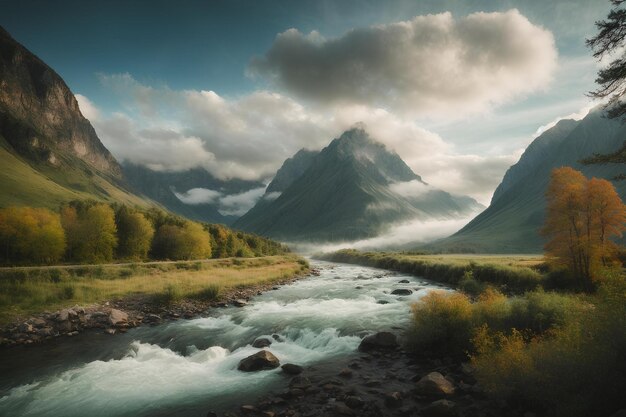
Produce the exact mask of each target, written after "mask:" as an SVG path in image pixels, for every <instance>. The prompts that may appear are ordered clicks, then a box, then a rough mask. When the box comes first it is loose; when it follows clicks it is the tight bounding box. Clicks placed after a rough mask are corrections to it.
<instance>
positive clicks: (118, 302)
mask: <svg viewBox="0 0 626 417" xmlns="http://www.w3.org/2000/svg"><path fill="white" fill-rule="evenodd" d="M127 266H128V265H112V266H109V267H108V268H106V269H105V268H104V267H100V268H98V267H93V268H91V269H90V268H88V267H75V266H72V267H69V268H70V270H76V269H79V268H82V270H81V271H83V275H82V276H80V277H75V276H67V277H66V278H65V279H64V280H59V279H57V280H55V279H54V278H52V279H50V277H49V276H44V277H43V279H42V277H41V275H39V274H41V272H42V271H45V272H49V271H50V270H53V271H58V270H59V268H58V267H55V268H52V269H50V270H46V269H44V268H29V271H31V273H34V274H35V275H34V276H30V277H28V276H26V277H22V276H18V277H15V276H10V273H11V272H12V271H11V270H6V269H5V270H3V271H2V272H3V273H4V276H3V277H2V279H3V280H5V282H4V283H3V286H4V287H7V286H9V285H11V284H7V282H6V281H7V280H12V281H11V282H12V283H13V284H12V286H13V288H17V290H15V291H14V293H18V295H17V296H18V297H19V292H20V290H21V292H22V293H23V292H24V291H23V287H24V286H31V287H32V286H39V287H40V288H38V290H39V291H41V290H42V288H41V287H46V286H48V287H52V288H53V290H54V289H56V288H55V287H57V288H58V287H60V288H62V289H67V288H75V286H80V288H82V289H83V291H85V290H87V291H93V290H94V289H95V288H98V287H102V286H106V290H104V291H102V292H100V293H99V294H96V295H95V296H94V298H96V299H97V298H99V299H101V301H99V302H95V303H90V304H87V305H85V304H83V305H78V304H76V305H73V306H71V307H70V306H69V305H71V304H70V302H71V301H73V300H72V299H71V298H70V299H67V300H64V301H61V302H59V301H56V300H55V301H56V302H52V303H47V304H45V303H44V305H43V306H41V307H43V308H45V307H46V306H58V305H59V304H61V306H62V307H64V308H60V309H59V310H57V311H52V312H51V311H49V310H48V311H40V312H36V313H34V312H33V310H32V309H27V310H26V311H28V312H30V314H26V315H24V313H23V312H22V311H20V310H18V313H14V314H13V315H12V316H15V317H12V318H11V319H8V320H6V316H7V315H8V314H9V313H7V312H6V310H5V312H4V316H5V324H4V325H3V326H2V327H0V348H1V347H7V346H15V345H22V344H34V343H43V342H46V341H50V340H53V339H55V338H58V337H61V336H70V337H71V336H76V335H77V334H79V333H80V332H84V331H89V330H91V331H98V330H99V331H104V332H105V333H107V334H110V335H114V334H116V333H125V332H127V331H128V330H129V329H131V328H134V327H137V326H141V325H146V324H147V325H157V324H159V323H162V322H164V321H167V320H179V319H191V318H194V317H197V316H199V315H201V314H203V313H206V312H207V310H209V309H211V308H216V307H226V306H228V305H234V306H238V307H242V306H245V305H246V304H247V302H248V300H250V298H252V297H253V296H255V295H259V294H261V293H263V292H264V291H268V290H272V289H276V288H277V287H278V286H280V285H286V284H289V283H291V282H293V281H294V280H296V279H299V278H301V277H303V276H305V275H306V274H307V273H308V272H309V267H308V263H307V262H306V261H304V260H303V259H302V258H299V257H296V256H279V257H264V258H251V259H238V258H231V259H218V260H209V261H203V262H198V261H193V262H175V263H174V262H166V263H163V264H160V263H150V264H147V265H141V266H140V267H139V268H136V269H135V270H134V271H133V270H131V271H133V273H125V272H124V271H127V270H128V269H120V268H122V267H124V268H125V267H127ZM140 268H141V269H140ZM21 271H23V269H22V268H17V269H16V270H15V272H18V273H19V272H21ZM61 271H62V272H64V273H67V270H63V269H61ZM85 271H87V272H85ZM90 271H91V273H90ZM120 271H121V273H120ZM146 271H149V273H146ZM311 273H315V271H311ZM29 279H30V280H32V281H34V282H29V283H27V284H24V282H23V281H24V280H29ZM55 281H56V282H55ZM68 282H69V283H71V285H73V286H72V287H68ZM115 284H118V285H117V286H116V285H115ZM49 290H50V289H49ZM74 292H75V291H72V293H74ZM7 295H8V294H7V293H6V292H5V294H4V296H5V297H6V296H7ZM26 297H27V295H22V297H21V298H22V299H24V298H26ZM105 297H110V298H108V299H106V298H105ZM79 299H80V298H79ZM16 304H17V305H19V301H18V302H17V303H16ZM63 304H65V305H63ZM43 308H42V309H43Z"/></svg>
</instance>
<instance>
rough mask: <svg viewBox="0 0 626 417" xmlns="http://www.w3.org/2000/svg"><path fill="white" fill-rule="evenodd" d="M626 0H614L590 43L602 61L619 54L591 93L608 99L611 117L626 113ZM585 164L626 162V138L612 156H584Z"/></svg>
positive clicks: (592, 95)
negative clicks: (625, 5)
mask: <svg viewBox="0 0 626 417" xmlns="http://www.w3.org/2000/svg"><path fill="white" fill-rule="evenodd" d="M625 1H626V0H611V3H612V4H613V9H611V11H610V12H609V15H608V16H607V18H606V19H605V20H600V21H598V22H596V27H597V28H598V34H597V35H596V36H594V37H593V38H591V39H587V46H588V47H589V48H591V50H592V51H593V56H594V57H595V58H596V59H598V60H602V59H604V58H606V57H611V56H613V55H614V54H619V56H618V57H616V58H614V59H613V60H612V61H611V62H610V63H609V65H608V66H606V67H605V68H602V69H600V70H599V71H598V77H597V78H596V84H598V85H599V87H598V88H597V89H596V90H594V91H591V92H589V94H588V95H589V96H590V97H594V98H598V99H606V98H608V103H607V105H606V106H605V108H606V109H607V112H606V115H607V117H609V118H611V119H612V118H620V117H623V116H624V115H626V102H624V95H625V94H626V49H624V45H625V40H626V9H624V8H623V7H622V3H624V2H625ZM581 162H583V163H584V164H606V163H625V162H626V141H625V142H624V144H623V145H622V147H621V148H620V149H618V150H617V151H615V152H613V153H611V154H608V155H598V154H596V155H594V156H592V157H590V158H587V159H584V160H583V161H581ZM615 179H626V175H623V174H622V175H620V176H618V177H616V178H615Z"/></svg>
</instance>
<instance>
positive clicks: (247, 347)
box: [0, 261, 441, 417]
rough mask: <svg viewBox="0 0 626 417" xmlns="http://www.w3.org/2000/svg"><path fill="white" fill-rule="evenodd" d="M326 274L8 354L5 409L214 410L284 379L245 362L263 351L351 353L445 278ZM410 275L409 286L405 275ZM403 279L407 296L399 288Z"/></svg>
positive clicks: (400, 323)
mask: <svg viewBox="0 0 626 417" xmlns="http://www.w3.org/2000/svg"><path fill="white" fill-rule="evenodd" d="M312 267H314V268H318V269H319V271H320V275H319V276H311V277H307V278H305V279H302V280H299V281H297V282H295V283H293V284H291V285H287V286H283V287H280V288H279V289H276V290H273V291H268V292H266V293H264V294H262V295H259V296H257V297H255V298H254V299H252V300H251V302H250V303H249V304H248V305H247V306H245V307H241V308H237V307H228V308H221V309H215V310H212V311H211V312H210V313H209V316H207V317H202V318H196V319H191V320H179V321H173V322H168V323H165V324H161V325H158V326H154V327H150V326H143V327H138V328H134V329H132V330H130V331H128V332H127V333H126V334H121V335H115V336H109V335H105V334H103V333H100V332H98V333H96V332H86V333H83V334H80V335H78V336H75V337H73V338H67V337H66V338H60V339H57V340H55V341H54V342H51V343H47V344H44V345H39V346H24V347H16V348H13V349H6V350H4V351H3V352H2V356H1V357H0V415H1V416H11V417H18V416H63V417H74V416H81V417H83V416H89V417H99V416H108V417H110V416H117V417H122V416H124V417H125V416H133V417H137V416H202V417H204V416H206V414H207V411H209V410H212V411H216V412H221V411H224V410H227V409H232V408H235V407H237V406H238V405H241V404H243V403H245V402H246V401H250V400H253V399H255V398H257V397H259V396H260V395H262V394H265V393H267V392H268V391H270V390H273V389H279V388H281V387H283V386H286V384H287V382H288V378H285V377H284V376H283V375H282V374H281V371H280V369H276V370H272V371H262V372H256V373H243V372H240V371H238V370H237V364H238V363H239V361H240V360H241V359H243V358H245V357H247V356H249V355H251V354H253V353H255V352H257V351H258V350H259V349H256V348H253V347H252V346H251V344H252V343H253V342H254V340H255V339H257V338H259V337H262V336H265V337H268V338H272V335H278V339H279V341H274V342H273V343H272V345H271V346H270V347H269V348H267V349H268V350H270V351H271V352H272V353H274V354H275V355H276V356H277V357H278V358H279V360H280V361H281V363H282V364H284V363H295V364H298V365H302V366H312V365H315V364H319V363H326V364H327V363H329V362H332V361H333V360H339V359H345V358H346V357H349V356H350V355H355V352H356V351H357V348H358V345H359V342H360V340H361V338H362V337H363V336H365V335H366V334H368V333H371V332H374V331H378V330H390V329H396V330H402V329H405V328H406V327H407V326H408V325H409V321H410V314H409V313H410V305H411V303H413V302H415V301H416V300H418V299H419V298H420V297H422V296H424V295H425V294H426V293H427V292H428V291H430V290H432V289H433V288H441V287H440V286H438V285H437V284H434V283H432V282H428V281H425V280H423V279H419V278H417V277H413V276H409V275H403V274H398V273H392V272H388V271H383V270H379V269H374V268H367V267H361V266H354V265H344V264H333V263H327V262H320V261H312ZM404 280H408V281H409V282H408V283H400V281H404ZM398 288H407V289H410V290H412V291H413V293H412V294H411V295H409V296H397V295H392V294H391V292H392V291H393V290H395V289H398Z"/></svg>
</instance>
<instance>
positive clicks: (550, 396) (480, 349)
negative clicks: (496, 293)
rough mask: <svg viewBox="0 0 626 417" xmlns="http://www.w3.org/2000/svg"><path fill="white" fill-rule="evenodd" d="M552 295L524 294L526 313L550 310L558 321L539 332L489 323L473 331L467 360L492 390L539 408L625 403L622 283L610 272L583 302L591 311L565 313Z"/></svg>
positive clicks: (600, 411) (575, 414)
mask: <svg viewBox="0 0 626 417" xmlns="http://www.w3.org/2000/svg"><path fill="white" fill-rule="evenodd" d="M533 297H534V298H535V299H533ZM559 297H563V296H558V295H557V296H555V295H545V294H541V293H536V294H532V295H531V296H530V297H529V300H528V307H527V308H526V311H527V313H528V315H529V317H534V319H537V318H538V316H540V315H545V316H546V317H548V316H550V314H551V315H552V318H551V319H550V320H552V321H554V322H561V323H562V324H561V325H559V326H555V327H552V328H551V329H550V330H548V331H546V332H544V333H543V334H542V335H541V336H534V337H531V336H530V335H528V334H524V333H522V332H518V331H517V330H514V331H513V332H512V333H511V334H509V335H505V334H504V333H502V332H494V331H492V330H491V329H489V327H488V326H483V327H481V328H480V329H479V331H477V332H476V334H475V336H474V338H473V344H474V346H475V350H476V354H475V355H474V356H473V357H472V362H473V364H474V365H475V368H476V376H477V378H478V381H479V383H480V384H481V385H482V386H484V387H485V388H486V389H487V390H488V392H489V393H490V394H491V395H493V396H494V397H496V398H498V399H503V400H506V401H508V403H509V404H511V405H523V406H524V407H526V408H529V409H535V410H536V411H538V412H540V413H542V414H545V415H551V416H557V417H561V416H568V417H569V416H571V417H583V416H590V415H598V416H601V415H611V414H612V413H614V412H615V411H617V410H619V409H622V408H624V407H626V397H624V395H623V386H624V382H625V381H626V357H625V354H624V352H626V332H625V331H624V329H626V282H625V280H624V278H615V277H614V278H609V279H608V280H607V282H605V283H604V284H603V285H602V286H601V287H600V290H599V293H598V295H597V296H596V297H595V298H594V299H593V300H592V301H593V307H591V306H588V305H583V307H582V309H583V311H584V310H587V312H588V310H591V309H592V310H593V314H579V313H580V309H579V310H578V311H576V310H574V311H573V312H572V313H571V314H569V313H567V305H568V303H567V302H563V299H560V298H559ZM570 302H571V300H570Z"/></svg>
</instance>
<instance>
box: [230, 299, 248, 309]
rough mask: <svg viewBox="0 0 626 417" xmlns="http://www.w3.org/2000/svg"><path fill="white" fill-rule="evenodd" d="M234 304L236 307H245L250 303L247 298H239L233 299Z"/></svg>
mask: <svg viewBox="0 0 626 417" xmlns="http://www.w3.org/2000/svg"><path fill="white" fill-rule="evenodd" d="M233 305H234V306H235V307H245V306H247V305H248V302H247V301H246V300H243V299H240V298H239V299H237V300H233Z"/></svg>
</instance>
